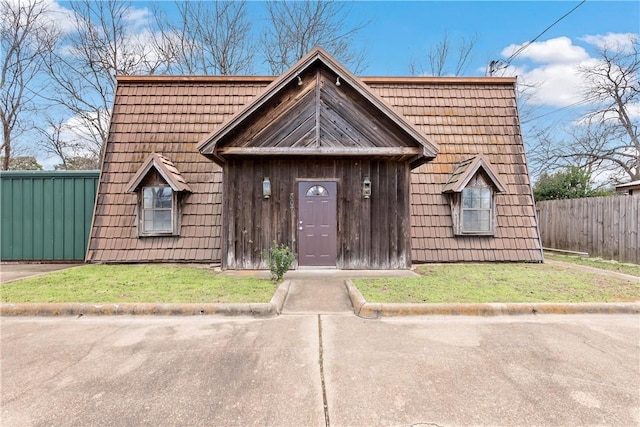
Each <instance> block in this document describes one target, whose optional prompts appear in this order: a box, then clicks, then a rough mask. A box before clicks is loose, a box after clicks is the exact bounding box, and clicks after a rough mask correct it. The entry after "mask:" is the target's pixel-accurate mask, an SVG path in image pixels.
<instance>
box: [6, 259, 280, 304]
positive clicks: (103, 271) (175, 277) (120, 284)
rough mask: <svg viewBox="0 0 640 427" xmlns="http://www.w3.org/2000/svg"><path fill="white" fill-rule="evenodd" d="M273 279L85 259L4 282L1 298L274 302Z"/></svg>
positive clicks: (62, 300)
mask: <svg viewBox="0 0 640 427" xmlns="http://www.w3.org/2000/svg"><path fill="white" fill-rule="evenodd" d="M276 288H277V285H276V284H274V283H273V282H272V281H270V280H263V279H256V278H238V277H227V276H220V275H219V274H217V273H216V272H214V271H212V270H210V269H206V268H195V267H185V266H165V265H148V264H146V265H84V266H81V267H75V268H70V269H67V270H61V271H56V272H53V273H49V274H45V275H42V276H38V277H33V278H29V279H23V280H17V281H15V282H10V283H5V284H3V285H1V286H0V301H2V302H15V303H18V302H71V303H74V302H81V303H114V302H150V303H154V302H158V303H160V302H163V303H236V302H251V303H257V302H269V301H270V300H271V297H273V294H274V293H275V290H276Z"/></svg>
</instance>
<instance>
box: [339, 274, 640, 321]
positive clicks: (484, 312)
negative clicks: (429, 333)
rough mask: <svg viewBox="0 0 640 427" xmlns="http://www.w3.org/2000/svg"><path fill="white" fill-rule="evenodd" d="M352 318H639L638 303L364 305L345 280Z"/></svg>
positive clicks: (363, 300) (356, 290)
mask: <svg viewBox="0 0 640 427" xmlns="http://www.w3.org/2000/svg"><path fill="white" fill-rule="evenodd" d="M345 286H346V287H347V291H348V293H349V298H351V304H352V305H353V311H354V313H355V314H356V316H359V317H362V318H365V319H377V318H380V317H394V316H437V315H443V316H505V315H524V314H595V313H600V314H639V313H640V302H630V303H476V304H446V303H444V304H394V303H370V302H367V301H366V300H365V299H364V297H363V296H362V294H361V293H360V291H359V290H358V288H356V286H355V285H354V284H353V282H352V281H351V280H345Z"/></svg>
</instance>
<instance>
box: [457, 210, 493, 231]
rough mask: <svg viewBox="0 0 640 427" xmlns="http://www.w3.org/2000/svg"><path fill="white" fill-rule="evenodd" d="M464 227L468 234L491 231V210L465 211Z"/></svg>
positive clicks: (463, 216) (463, 217)
mask: <svg viewBox="0 0 640 427" xmlns="http://www.w3.org/2000/svg"><path fill="white" fill-rule="evenodd" d="M462 226H463V230H464V231H466V232H472V231H491V210H465V211H463V212H462Z"/></svg>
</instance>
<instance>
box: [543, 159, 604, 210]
mask: <svg viewBox="0 0 640 427" xmlns="http://www.w3.org/2000/svg"><path fill="white" fill-rule="evenodd" d="M610 194H612V193H611V192H610V191H606V190H601V189H596V188H593V183H592V182H591V175H590V174H589V172H587V171H585V170H584V169H582V168H579V167H577V166H570V167H568V168H566V169H564V170H561V171H559V172H556V173H553V174H547V173H543V174H542V175H541V176H540V179H538V182H536V184H535V185H534V186H533V197H534V198H535V200H536V201H537V202H539V201H542V200H556V199H579V198H582V197H597V196H608V195H610Z"/></svg>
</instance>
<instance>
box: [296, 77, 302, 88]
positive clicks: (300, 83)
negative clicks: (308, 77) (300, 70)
mask: <svg viewBox="0 0 640 427" xmlns="http://www.w3.org/2000/svg"><path fill="white" fill-rule="evenodd" d="M296 77H298V86H302V79H301V78H300V76H296Z"/></svg>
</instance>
